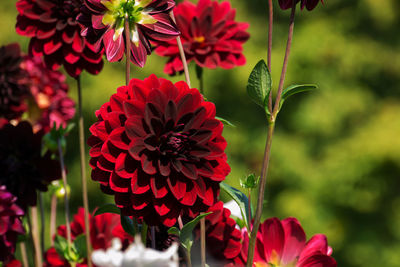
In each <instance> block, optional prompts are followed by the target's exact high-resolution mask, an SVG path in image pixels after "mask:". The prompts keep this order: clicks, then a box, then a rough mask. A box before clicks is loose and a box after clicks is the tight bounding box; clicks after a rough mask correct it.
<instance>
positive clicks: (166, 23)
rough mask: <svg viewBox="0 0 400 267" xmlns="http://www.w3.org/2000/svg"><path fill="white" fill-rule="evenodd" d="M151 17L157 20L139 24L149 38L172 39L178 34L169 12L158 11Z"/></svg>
mask: <svg viewBox="0 0 400 267" xmlns="http://www.w3.org/2000/svg"><path fill="white" fill-rule="evenodd" d="M152 17H153V18H154V19H156V20H157V22H156V23H153V24H141V25H140V26H141V27H142V29H143V31H144V32H145V33H146V35H148V36H149V38H151V39H155V40H160V41H164V40H171V39H174V38H176V36H178V35H179V34H180V32H179V30H178V29H177V27H176V25H175V23H174V22H173V21H172V19H171V17H170V16H169V14H165V13H159V14H155V15H152Z"/></svg>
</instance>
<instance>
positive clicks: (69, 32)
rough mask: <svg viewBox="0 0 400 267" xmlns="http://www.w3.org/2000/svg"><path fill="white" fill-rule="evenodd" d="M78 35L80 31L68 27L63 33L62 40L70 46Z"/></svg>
mask: <svg viewBox="0 0 400 267" xmlns="http://www.w3.org/2000/svg"><path fill="white" fill-rule="evenodd" d="M76 35H79V33H78V31H76V30H75V29H74V28H72V27H67V28H66V29H65V30H64V31H63V32H62V35H61V38H62V40H63V41H64V42H65V43H67V44H70V43H72V41H73V40H74V39H75V37H76Z"/></svg>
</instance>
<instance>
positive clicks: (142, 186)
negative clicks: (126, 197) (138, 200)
mask: <svg viewBox="0 0 400 267" xmlns="http://www.w3.org/2000/svg"><path fill="white" fill-rule="evenodd" d="M138 172H139V170H136V171H135V172H134V173H133V176H132V179H131V190H132V193H134V194H139V195H141V194H144V193H146V192H147V191H149V189H150V183H149V181H144V179H143V178H144V177H143V176H142V175H141V174H140V177H139V174H138Z"/></svg>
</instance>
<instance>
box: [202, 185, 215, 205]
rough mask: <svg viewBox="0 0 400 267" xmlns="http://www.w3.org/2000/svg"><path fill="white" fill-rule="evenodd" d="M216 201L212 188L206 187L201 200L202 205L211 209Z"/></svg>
mask: <svg viewBox="0 0 400 267" xmlns="http://www.w3.org/2000/svg"><path fill="white" fill-rule="evenodd" d="M216 201H217V195H216V190H215V189H214V188H212V186H210V187H208V188H207V190H206V192H205V194H204V198H203V203H204V205H207V206H209V207H211V206H212V205H214V204H215V202H216Z"/></svg>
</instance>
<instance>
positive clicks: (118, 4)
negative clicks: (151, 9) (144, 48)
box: [101, 0, 157, 46]
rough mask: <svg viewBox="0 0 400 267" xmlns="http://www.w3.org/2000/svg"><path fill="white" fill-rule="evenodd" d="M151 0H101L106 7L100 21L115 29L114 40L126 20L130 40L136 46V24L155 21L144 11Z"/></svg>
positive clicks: (137, 40)
mask: <svg viewBox="0 0 400 267" xmlns="http://www.w3.org/2000/svg"><path fill="white" fill-rule="evenodd" d="M151 2H152V0H141V1H140V0H136V1H135V0H101V3H102V4H103V5H104V6H105V7H106V8H107V11H106V13H105V14H104V16H103V19H102V23H103V24H104V25H109V26H110V27H113V28H114V29H115V34H114V36H113V39H114V40H116V39H117V38H118V37H119V36H120V35H121V34H122V32H123V30H124V26H125V21H126V20H128V23H129V29H130V32H131V33H130V36H131V40H132V42H134V43H135V45H136V46H138V45H139V39H138V32H137V29H136V24H154V23H156V22H157V20H156V19H155V18H153V17H152V16H151V15H149V14H148V13H147V12H146V11H145V8H146V7H147V6H148V5H149V4H150V3H151Z"/></svg>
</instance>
